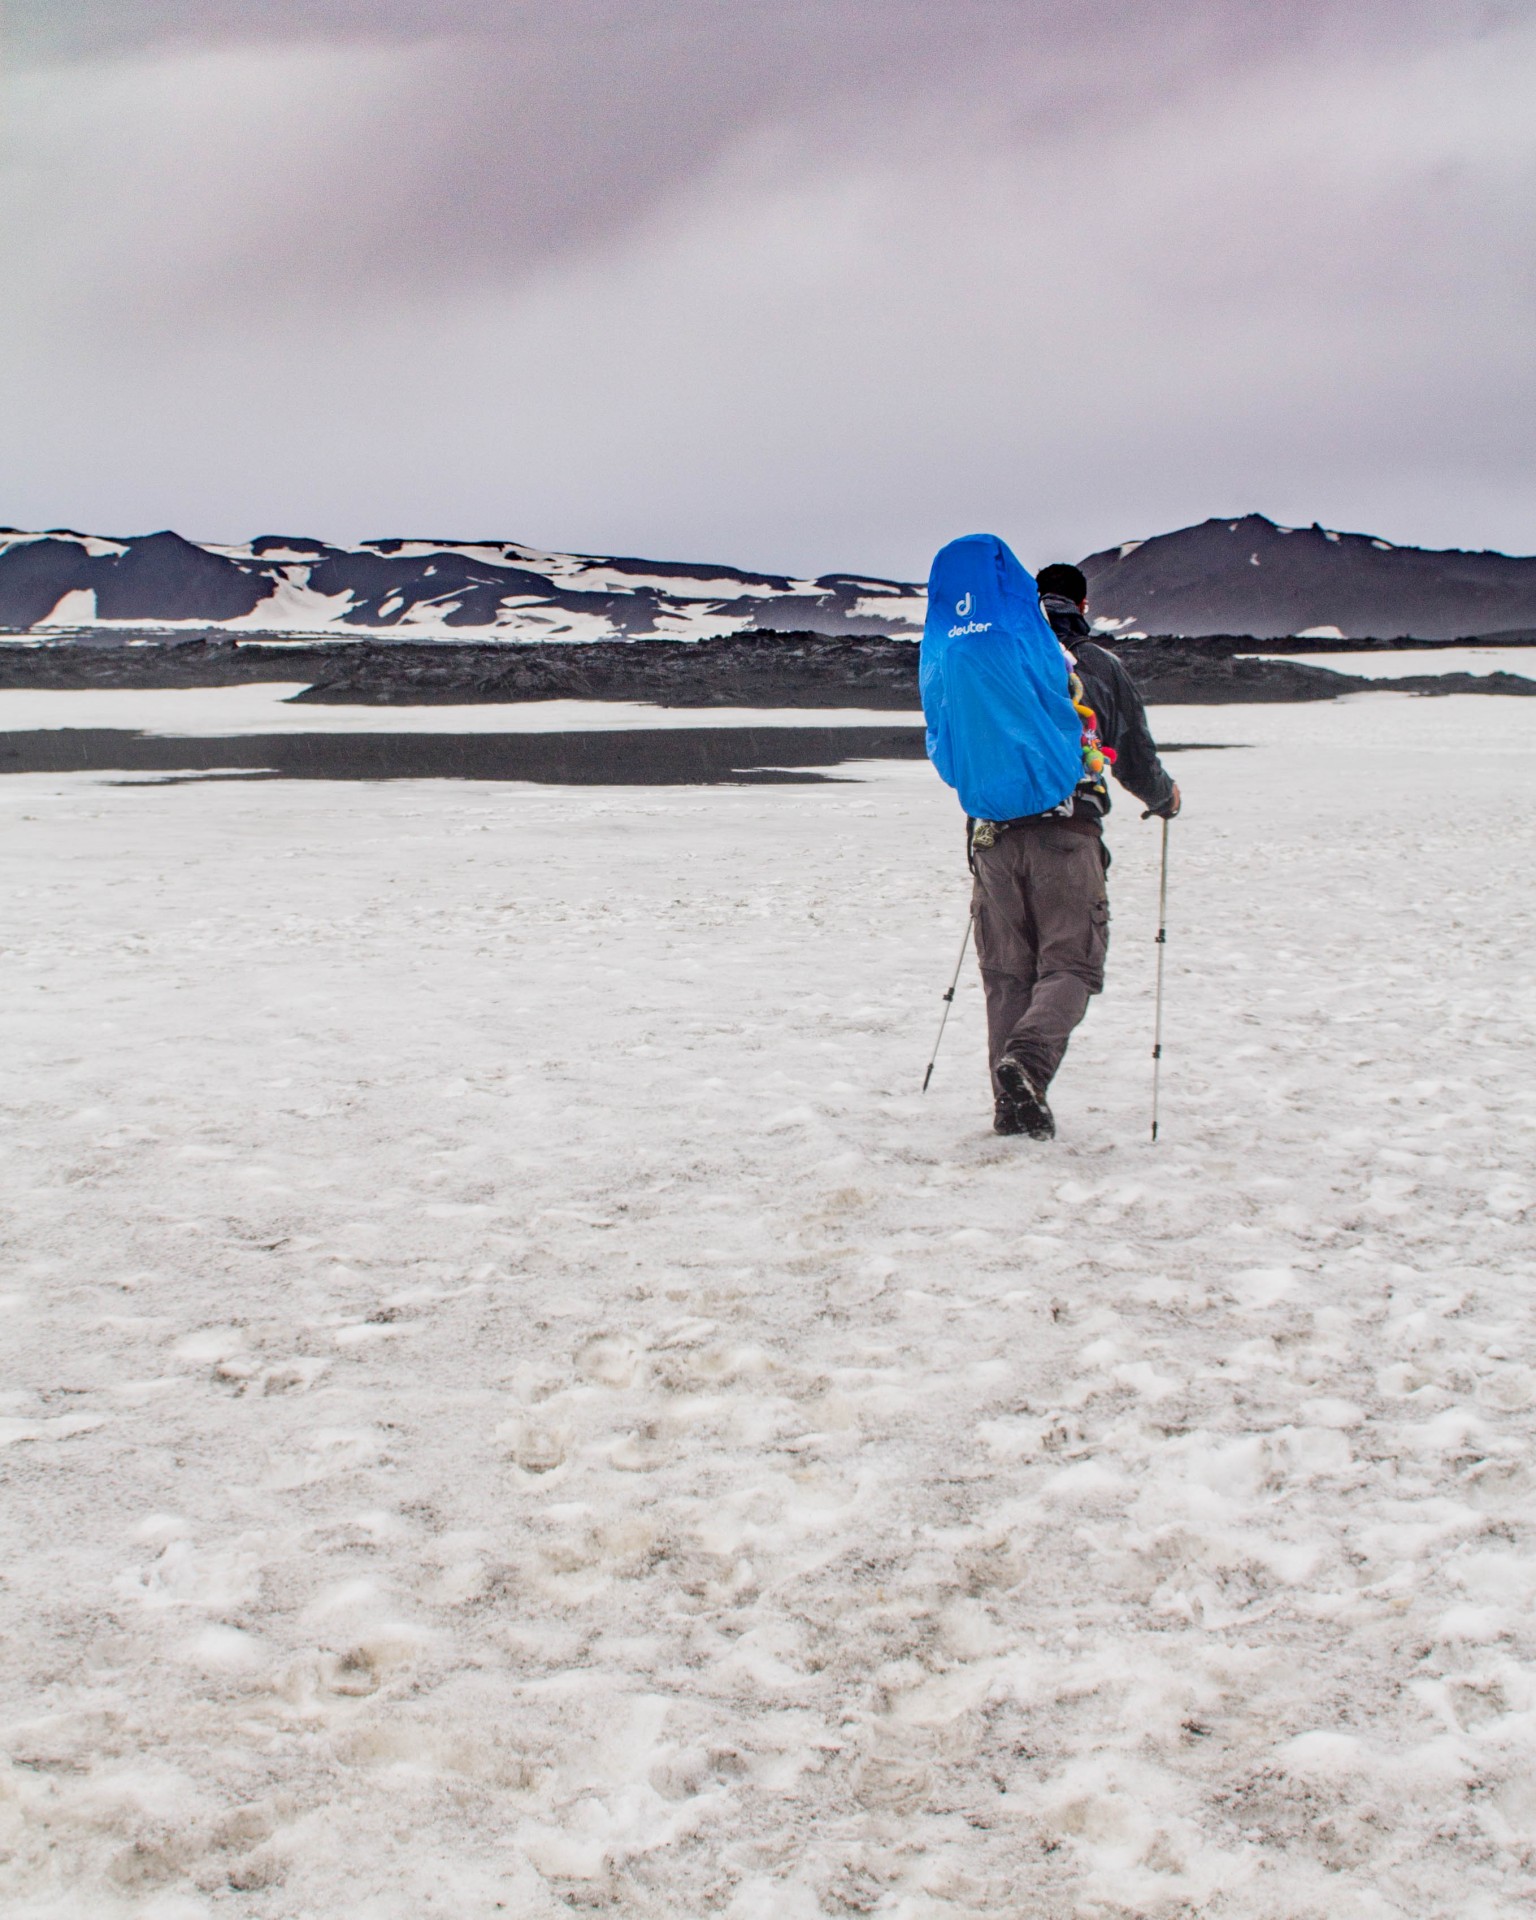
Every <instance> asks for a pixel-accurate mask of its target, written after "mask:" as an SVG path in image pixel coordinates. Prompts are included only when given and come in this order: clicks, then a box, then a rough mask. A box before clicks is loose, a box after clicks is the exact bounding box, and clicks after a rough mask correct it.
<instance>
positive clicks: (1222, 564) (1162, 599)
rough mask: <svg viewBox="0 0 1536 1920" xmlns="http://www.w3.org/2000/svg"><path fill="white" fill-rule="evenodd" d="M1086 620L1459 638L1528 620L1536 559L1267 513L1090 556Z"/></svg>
mask: <svg viewBox="0 0 1536 1920" xmlns="http://www.w3.org/2000/svg"><path fill="white" fill-rule="evenodd" d="M1083 571H1084V573H1086V574H1087V576H1088V593H1089V601H1090V607H1091V611H1092V613H1093V615H1094V618H1095V619H1096V620H1098V621H1099V622H1101V623H1103V624H1105V625H1111V624H1112V625H1113V626H1114V627H1116V628H1118V629H1120V630H1122V631H1127V632H1128V631H1130V630H1132V629H1136V630H1139V631H1141V632H1143V633H1169V634H1191V635H1193V634H1212V633H1241V634H1252V635H1254V636H1255V637H1256V638H1259V639H1278V638H1281V637H1282V636H1285V635H1288V634H1315V635H1316V636H1317V637H1319V638H1344V639H1371V638H1381V639H1391V638H1395V637H1397V636H1399V635H1411V636H1412V637H1413V638H1415V639H1418V640H1457V639H1464V638H1467V637H1469V636H1471V635H1474V634H1481V635H1487V634H1497V633H1511V634H1513V633H1519V632H1521V631H1531V630H1533V629H1536V559H1515V558H1512V557H1511V556H1510V555H1508V554H1504V553H1461V552H1458V551H1456V550H1451V551H1447V552H1437V551H1434V550H1432V549H1429V548H1425V547H1395V546H1393V545H1392V543H1391V542H1390V541H1388V540H1374V539H1372V538H1371V536H1370V535H1369V534H1364V533H1333V532H1330V531H1328V530H1327V529H1326V528H1324V527H1320V526H1318V525H1317V524H1316V523H1315V522H1314V524H1313V525H1312V526H1310V527H1280V526H1276V525H1275V523H1274V521H1273V520H1266V519H1265V518H1264V516H1263V514H1260V513H1250V514H1248V515H1246V516H1245V517H1244V518H1243V519H1241V520H1206V521H1204V522H1203V523H1202V524H1201V525H1200V526H1198V527H1181V528H1180V529H1179V531H1178V532H1177V533H1165V534H1160V535H1158V536H1157V537H1156V538H1154V539H1151V540H1127V541H1126V542H1125V544H1124V545H1123V546H1120V547H1111V548H1109V549H1108V550H1107V551H1106V552H1104V553H1095V554H1090V555H1089V557H1088V558H1087V559H1086V560H1085V561H1084V562H1083Z"/></svg>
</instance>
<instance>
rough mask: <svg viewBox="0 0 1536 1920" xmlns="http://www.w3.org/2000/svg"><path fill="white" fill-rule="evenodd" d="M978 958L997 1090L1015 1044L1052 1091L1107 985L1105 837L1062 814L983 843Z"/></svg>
mask: <svg viewBox="0 0 1536 1920" xmlns="http://www.w3.org/2000/svg"><path fill="white" fill-rule="evenodd" d="M974 861H975V870H976V885H975V888H974V890H973V892H972V896H971V910H972V912H973V913H974V915H975V920H976V958H977V961H978V962H979V964H980V967H981V981H982V986H983V987H984V989H985V990H986V996H987V1049H988V1053H989V1055H990V1058H991V1063H992V1091H993V1093H994V1095H998V1094H1000V1092H1001V1089H1000V1088H999V1087H998V1084H997V1063H998V1061H999V1060H1001V1059H1002V1057H1003V1055H1004V1054H1005V1053H1009V1054H1012V1055H1013V1056H1014V1058H1015V1059H1017V1060H1020V1061H1022V1062H1023V1064H1024V1066H1025V1068H1026V1069H1027V1070H1028V1072H1029V1074H1030V1076H1031V1078H1032V1079H1033V1080H1034V1081H1035V1082H1036V1084H1037V1085H1038V1086H1039V1087H1040V1089H1041V1091H1042V1092H1043V1091H1044V1090H1045V1088H1046V1087H1047V1086H1049V1085H1050V1082H1051V1080H1052V1078H1053V1077H1054V1075H1055V1072H1056V1069H1057V1068H1058V1067H1059V1066H1060V1065H1061V1060H1062V1055H1063V1054H1064V1053H1065V1052H1066V1050H1067V1041H1068V1040H1069V1038H1070V1037H1071V1034H1072V1029H1073V1028H1074V1027H1075V1026H1076V1025H1077V1023H1078V1022H1079V1021H1080V1020H1081V1019H1082V1017H1083V1015H1084V1014H1085V1013H1086V1012H1087V1011H1088V1000H1089V996H1090V995H1092V994H1095V993H1100V992H1102V991H1103V988H1104V955H1105V953H1106V951H1107V949H1108V947H1109V896H1108V894H1107V893H1106V892H1105V888H1104V867H1105V860H1104V843H1103V841H1102V839H1101V838H1100V837H1099V835H1098V834H1097V833H1083V832H1081V831H1078V830H1076V829H1074V828H1072V827H1069V826H1067V825H1066V824H1065V822H1062V821H1055V820H1049V821H1041V822H1040V823H1039V824H1038V825H1033V826H1028V827H1014V828H1013V829H1011V830H1010V831H1009V832H1007V833H1001V834H999V835H998V837H997V840H996V842H995V843H994V844H993V845H992V846H990V847H977V848H976V849H975V853H974Z"/></svg>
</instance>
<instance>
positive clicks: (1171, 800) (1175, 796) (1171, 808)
mask: <svg viewBox="0 0 1536 1920" xmlns="http://www.w3.org/2000/svg"><path fill="white" fill-rule="evenodd" d="M1183 804H1184V796H1183V794H1181V793H1180V792H1179V783H1178V781H1177V780H1175V781H1174V783H1173V791H1172V793H1170V794H1169V796H1168V798H1167V799H1166V800H1165V801H1164V802H1163V804H1162V805H1161V806H1160V807H1148V808H1147V810H1146V812H1145V813H1144V814H1143V815H1142V816H1141V817H1142V819H1143V820H1172V819H1173V818H1174V817H1175V816H1176V815H1177V813H1178V811H1179V808H1180V807H1182V806H1183Z"/></svg>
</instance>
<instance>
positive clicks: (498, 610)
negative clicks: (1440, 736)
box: [0, 514, 1536, 642]
mask: <svg viewBox="0 0 1536 1920" xmlns="http://www.w3.org/2000/svg"><path fill="white" fill-rule="evenodd" d="M1018 544H1019V547H1020V551H1021V553H1023V555H1024V558H1025V559H1026V561H1027V562H1029V563H1032V564H1035V565H1038V564H1040V562H1041V560H1042V559H1044V558H1046V557H1048V556H1044V555H1041V554H1038V553H1031V552H1030V551H1029V549H1028V547H1027V545H1025V543H1024V542H1023V541H1020V542H1019V543H1018ZM1083 566H1084V570H1085V571H1086V573H1087V575H1088V579H1089V583H1090V594H1091V599H1092V612H1093V615H1094V617H1095V619H1096V620H1097V621H1098V623H1099V625H1100V626H1101V627H1102V628H1103V629H1105V630H1106V632H1109V633H1118V634H1120V635H1122V636H1125V637H1129V636H1130V635H1131V634H1133V633H1153V634H1175V635H1191V636H1193V635H1210V634H1251V635H1254V636H1255V637H1257V638H1261V639H1266V640H1269V639H1279V638H1281V637H1283V636H1286V635H1296V634H1300V635H1308V636H1313V637H1316V638H1317V639H1318V640H1328V639H1345V638H1379V639H1390V638H1393V637H1395V636H1399V635H1411V636H1413V637H1414V638H1416V639H1420V640H1446V639H1459V638H1464V637H1469V636H1471V635H1491V634H1498V633H1504V634H1511V635H1514V634H1518V633H1520V632H1521V631H1525V632H1527V633H1531V634H1532V635H1533V637H1536V559H1512V558H1510V557H1509V556H1508V555H1506V554H1501V553H1455V552H1451V553H1435V552H1430V551H1427V550H1425V549H1424V548H1420V547H1394V546H1393V545H1391V543H1390V542H1389V541H1386V540H1373V539H1371V538H1370V537H1369V536H1368V535H1366V534H1359V533H1332V532H1328V531H1326V530H1325V529H1324V528H1322V527H1319V526H1312V527H1297V528H1286V527H1278V526H1276V525H1275V524H1274V522H1273V521H1271V520H1266V519H1265V518H1264V517H1263V516H1262V515H1261V514H1249V515H1248V516H1247V517H1246V518H1245V519H1241V520H1207V521H1206V522H1205V523H1204V524H1203V525H1201V526H1198V527H1184V528H1181V529H1180V531H1179V532H1177V533H1166V534H1161V535H1159V536H1158V537H1156V538H1155V539H1151V540H1128V541H1126V542H1125V544H1124V545H1123V546H1121V547H1117V548H1112V549H1110V550H1108V551H1106V552H1104V553H1096V554H1092V555H1090V557H1089V558H1088V559H1087V560H1085V561H1084V562H1083ZM924 611H925V604H924V594H923V590H922V588H921V587H920V586H913V585H909V584H904V583H903V582H901V581H897V580H880V579H872V578H866V577H864V576H862V575H858V574H847V573H833V574H824V575H822V576H821V577H820V578H819V579H815V580H794V579H791V578H789V577H788V576H787V575H784V574H767V573H748V572H744V571H742V570H741V569H740V568H738V567H717V566H696V565H688V564H685V563H683V562H679V561H671V560H630V559H605V558H601V557H597V556H593V555H590V554H569V553H544V552H540V551H539V550H538V549H536V548H533V547H521V546H517V545H515V544H513V543H512V542H509V541H494V540H484V541H453V540H367V541H364V542H362V543H361V544H360V545H358V546H354V547H337V546H327V545H325V544H324V543H323V542H321V541H318V540H308V539H288V538H284V537H281V536H279V535H276V534H266V535H264V536H263V537H262V538H261V539H259V540H253V541H251V542H250V543H249V544H248V545H245V546H212V545H205V544H199V543H194V542H193V541H190V540H184V539H182V538H181V536H180V535H179V534H175V533H154V534H148V535H145V536H142V537H138V538H131V539H121V540H114V539H101V538H97V537H95V536H91V535H86V534H79V533H71V532H67V531H58V530H56V531H54V532H51V533H16V532H5V531H0V629H8V630H10V631H11V632H15V633H35V634H38V635H39V636H42V635H47V634H58V635H68V634H77V633H100V634H102V635H103V636H104V637H105V636H106V635H108V634H111V633H114V632H115V633H118V634H121V635H124V636H127V635H129V634H131V633H134V632H139V633H142V632H144V631H145V630H146V629H148V630H151V631H153V630H156V629H165V628H170V629H175V628H178V627H179V628H183V629H196V630H199V631H203V632H207V631H209V630H210V629H213V630H217V631H222V632H225V633H228V634H230V635H231V636H246V637H249V638H257V637H259V636H265V637H267V638H280V639H283V638H292V637H297V636H299V635H305V636H328V637H331V638H334V639H338V640H357V639H365V638H366V639H375V640H386V639H388V640H415V641H428V642H434V641H468V642H485V641H489V642H506V641H515V642H528V641H550V640H555V641H572V640H579V641H592V640H688V641H693V640H701V639H706V638H711V637H718V636H727V635H741V636H748V635H751V634H754V633H811V634H825V635H831V636H860V637H864V638H869V639H874V638H879V637H881V636H891V637H898V638H904V639H915V638H916V637H917V636H918V634H919V633H920V632H921V631H922V623H923V615H924Z"/></svg>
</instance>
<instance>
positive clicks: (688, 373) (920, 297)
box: [0, 0, 1536, 570]
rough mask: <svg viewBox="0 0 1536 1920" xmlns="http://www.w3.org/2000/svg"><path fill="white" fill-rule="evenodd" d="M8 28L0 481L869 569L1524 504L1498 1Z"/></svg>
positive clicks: (440, 14)
mask: <svg viewBox="0 0 1536 1920" xmlns="http://www.w3.org/2000/svg"><path fill="white" fill-rule="evenodd" d="M10 21H11V28H12V33H13V38H14V39H15V40H16V43H17V45H18V47H19V50H20V60H19V63H18V64H19V71H18V72H17V75H16V78H15V81H14V85H15V89H16V100H17V106H16V110H15V112H14V114H13V117H12V129H13V131H12V136H11V146H10V156H9V166H8V174H9V181H8V185H9V189H10V191H9V193H8V202H9V206H10V209H11V210H10V213H9V219H10V222H11V233H12V236H13V239H14V243H15V250H14V252H13V259H15V260H17V261H19V262H20V266H21V270H20V271H19V272H17V273H15V274H13V275H12V276H11V278H10V286H9V288H8V289H7V292H6V296H5V298H6V300H7V303H8V309H9V311H8V317H7V327H8V341H9V345H10V352H9V354H8V356H7V359H8V367H9V371H8V372H5V373H0V381H8V382H9V383H10V384H9V386H8V387H7V388H6V391H5V392H4V393H0V400H6V399H7V396H9V401H10V405H9V411H10V415H11V418H12V420H13V422H14V430H15V437H16V444H17V446H18V447H19V449H20V452H21V455H22V458H21V460H20V461H19V462H18V463H15V467H16V470H17V471H18V473H19V478H18V480H17V481H16V484H15V491H14V493H13V502H12V503H0V517H9V518H13V519H22V518H28V519H32V518H38V517H41V516H46V517H50V518H55V519H77V520H86V519H91V520H94V521H96V522H98V523H101V524H106V523H108V521H110V523H111V524H113V525H116V526H122V527H131V526H133V525H143V524H146V523H148V522H150V521H153V520H156V519H174V520H176V521H178V522H179V523H180V524H182V525H184V526H186V527H187V529H188V530H189V531H193V532H199V531H201V532H205V533H218V532H227V533H231V534H235V533H241V532H249V531H252V530H255V528H256V526H257V523H262V524H270V523H272V522H276V521H281V522H284V523H286V524H289V525H297V524H299V523H301V522H308V523H309V524H312V525H313V527H314V530H315V531H317V532H322V533H327V532H329V533H336V534H345V533H348V532H356V531H364V532H382V531H390V530H396V531H405V530H412V529H413V528H415V527H422V526H426V525H428V523H430V524H431V527H433V528H435V529H436V530H440V531H455V530H457V531H463V530H465V529H466V528H468V529H470V530H473V529H475V528H478V529H479V530H481V531H485V532H491V531H500V532H502V533H505V534H507V535H509V536H526V537H530V538H534V539H546V540H549V541H551V542H558V543H566V544H576V545H585V546H588V547H596V548H608V549H612V548H616V547H619V546H624V545H630V546H635V545H642V544H643V545H647V546H650V547H651V548H653V549H655V550H657V551H660V552H673V553H709V552H718V553H719V554H720V556H721V557H723V558H732V557H735V558H740V559H743V560H747V561H762V562H765V563H773V564H783V565H797V566H798V565H812V564H815V565H835V564H847V565H862V566H881V565H883V566H887V567H897V566H905V567H906V568H907V569H909V570H911V569H915V568H916V567H917V566H918V565H920V562H921V559H922V556H923V550H924V548H925V546H926V544H927V543H928V542H929V541H930V540H931V539H932V538H933V537H934V536H935V535H942V534H943V533H944V532H945V531H946V530H952V528H953V525H954V524H958V523H961V522H965V523H969V522H971V521H975V522H977V523H987V524H1000V525H1002V524H1005V523H1006V521H1007V517H1008V516H1009V515H1010V514H1013V515H1015V516H1019V517H1021V518H1024V519H1026V520H1027V521H1028V522H1029V523H1030V524H1032V525H1034V526H1036V527H1038V528H1040V529H1041V532H1040V537H1041V538H1042V539H1045V538H1050V539H1051V540H1052V541H1053V543H1056V544H1059V545H1060V546H1061V547H1062V549H1063V550H1064V551H1069V552H1070V551H1082V550H1085V549H1086V548H1087V547H1089V546H1091V545H1094V544H1098V543H1099V542H1101V541H1103V540H1107V539H1112V538H1117V537H1120V536H1121V535H1128V534H1134V533H1145V532H1148V531H1153V530H1155V529H1157V528H1158V527H1160V526H1163V525H1166V524H1169V523H1170V522H1171V521H1172V520H1173V519H1176V518H1179V517H1188V516H1190V515H1192V514H1194V513H1197V512H1202V511H1229V510H1237V509H1239V508H1243V507H1248V506H1260V507H1265V506H1267V507H1270V508H1272V509H1274V510H1276V511H1278V512H1280V513H1282V514H1293V515H1299V516H1300V517H1304V518H1311V517H1312V514H1313V513H1318V514H1321V515H1322V516H1323V517H1325V518H1334V519H1343V520H1346V521H1350V522H1353V523H1356V524H1363V523H1366V522H1368V521H1371V520H1372V519H1373V517H1374V519H1375V521H1376V522H1378V523H1380V524H1381V529H1382V531H1384V532H1389V533H1396V534H1398V535H1400V536H1403V537H1414V536H1415V535H1417V536H1418V537H1423V538H1445V539H1447V540H1450V539H1462V540H1466V539H1475V538H1478V537H1485V538H1488V539H1493V540H1504V541H1509V540H1516V541H1518V538H1519V535H1518V533H1517V531H1516V529H1517V528H1518V527H1519V526H1522V525H1524V524H1525V519H1524V517H1523V516H1525V515H1526V514H1527V513H1528V509H1529V506H1530V505H1531V504H1532V503H1531V500H1530V495H1529V491H1528V483H1527V482H1526V481H1524V479H1523V478H1522V477H1521V476H1522V472H1523V464H1524V463H1523V455H1522V454H1520V452H1519V448H1520V447H1521V446H1522V445H1523V444H1524V440H1525V436H1526V433H1527V430H1528V426H1529V418H1528V414H1529V404H1530V394H1531V384H1530V376H1529V370H1528V355H1527V354H1526V353H1525V351H1524V349H1523V347H1522V346H1521V345H1520V342H1521V340H1522V339H1523V338H1526V337H1528V332H1529V322H1530V319H1531V314H1530V304H1531V301H1530V265H1531V246H1530V232H1529V220H1528V215H1527V212H1526V209H1527V208H1528V205H1529V191H1530V174H1531V168H1532V162H1533V149H1536V143H1533V142H1532V140H1531V138H1530V137H1529V135H1528V134H1527V133H1526V132H1525V131H1524V130H1523V125H1522V123H1523V121H1525V120H1528V118H1529V116H1528V115H1523V114H1522V113H1521V112H1520V111H1519V109H1518V106H1517V101H1518V98H1519V91H1520V86H1521V84H1523V82H1522V78H1521V77H1522V75H1523V76H1524V77H1525V78H1526V79H1529V78H1530V77H1531V75H1532V73H1533V72H1536V68H1533V65H1532V59H1533V55H1532V45H1533V43H1532V34H1531V29H1532V27H1533V25H1536V11H1533V8H1532V7H1531V6H1529V5H1504V6H1490V5H1473V4H1466V5H1463V4H1459V3H1458V0H1435V4H1433V5H1429V4H1423V5H1420V4H1416V3H1415V0H1397V3H1396V4H1393V5H1391V6H1376V7H1370V6H1365V7H1362V6H1360V5H1359V4H1352V5H1346V4H1342V3H1341V0H1276V3H1275V4H1272V5H1270V6H1267V7H1265V8H1262V9H1260V8H1255V7H1253V6H1252V5H1251V4H1250V0H1242V4H1237V0H1204V3H1197V4H1186V5H1173V6H1169V7H1159V8H1155V9H1154V8H1150V7H1147V6H1145V5H1144V4H1139V3H1134V4H1127V3H1126V0H1117V3H1116V4H1109V3H1108V0H1084V3H1083V4H1077V5H1074V6H1072V7H1063V6H1061V5H1060V4H1059V0H1050V3H1049V4H1048V3H1047V0H997V3H994V0H945V3H944V4H942V5H941V4H935V3H934V0H880V3H879V4H875V3H874V0H866V3H865V4H861V5H836V4H828V3H826V0H823V4H816V5H811V4H789V3H787V0H779V3H777V4H775V3H773V0H760V3H759V4H750V5H749V4H744V3H743V0H649V3H645V0H624V3H623V4H619V3H618V0H525V3H524V4H492V0H431V4H428V3H427V0H419V3H418V4H400V0H366V4H362V3H361V0H358V3H357V4H339V3H338V0H318V3H316V0H293V3H292V4H286V5H283V4H275V5H248V4H247V5H240V4H235V0H195V3H194V0H184V3H181V4H177V3H176V0H139V3H138V4H135V3H134V0H113V3H112V4H110V5H109V4H106V3H105V0H102V4H93V0H73V3H72V5H71V6H70V7H69V8H67V9H66V8H60V7H57V6H55V5H52V4H51V0H50V4H47V5H40V4H38V3H37V0H20V4H18V0H12V8H11V15H10ZM6 506H8V507H9V511H8V512H6V511H5V507H6ZM1389 523H1390V524H1389ZM1479 529H1485V530H1486V531H1485V532H1483V533H1482V534H1481V536H1479Z"/></svg>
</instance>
